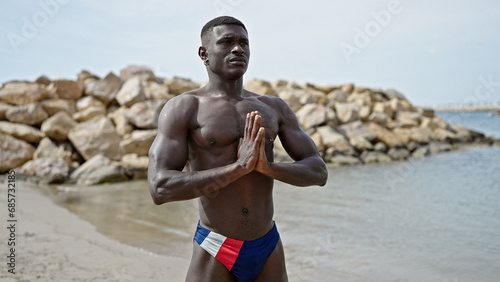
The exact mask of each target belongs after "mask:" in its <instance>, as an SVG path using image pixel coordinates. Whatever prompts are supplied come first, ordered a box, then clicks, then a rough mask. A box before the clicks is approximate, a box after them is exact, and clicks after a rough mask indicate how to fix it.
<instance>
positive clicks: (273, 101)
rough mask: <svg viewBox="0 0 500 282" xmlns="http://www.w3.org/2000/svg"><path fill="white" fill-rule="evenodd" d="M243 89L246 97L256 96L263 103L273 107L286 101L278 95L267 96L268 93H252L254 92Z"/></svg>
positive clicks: (284, 103) (279, 106) (281, 105)
mask: <svg viewBox="0 0 500 282" xmlns="http://www.w3.org/2000/svg"><path fill="white" fill-rule="evenodd" d="M245 91H246V95H247V97H251V98H256V99H258V100H259V101H261V102H263V103H265V104H267V105H269V106H271V107H273V108H275V107H278V108H281V107H283V106H284V105H287V104H286V102H285V101H284V100H283V99H281V98H280V97H276V96H269V95H260V94H257V93H254V92H251V91H248V90H245Z"/></svg>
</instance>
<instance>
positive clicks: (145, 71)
mask: <svg viewBox="0 0 500 282" xmlns="http://www.w3.org/2000/svg"><path fill="white" fill-rule="evenodd" d="M134 76H137V77H139V78H141V79H147V78H151V77H154V74H153V71H152V70H151V68H150V67H148V66H139V65H130V66H127V67H126V68H124V69H122V70H121V71H120V77H121V79H123V80H124V81H125V80H128V79H130V78H132V77H134Z"/></svg>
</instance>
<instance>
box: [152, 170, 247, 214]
mask: <svg viewBox="0 0 500 282" xmlns="http://www.w3.org/2000/svg"><path fill="white" fill-rule="evenodd" d="M149 173H150V177H149V178H150V179H151V180H150V183H149V186H150V192H151V195H152V197H153V201H154V203H155V204H157V205H161V204H163V203H167V202H172V201H181V200H189V199H194V198H197V197H200V196H203V195H207V194H210V193H213V192H216V191H218V190H219V189H221V188H223V187H225V186H227V185H229V184H230V183H232V182H233V181H235V180H237V179H238V178H240V177H242V176H244V175H245V174H247V173H248V171H246V170H245V169H243V168H242V167H241V166H240V165H239V164H238V163H234V164H231V165H227V166H224V167H218V168H213V169H209V170H202V171H192V172H182V171H177V170H165V171H160V172H156V173H155V172H149Z"/></svg>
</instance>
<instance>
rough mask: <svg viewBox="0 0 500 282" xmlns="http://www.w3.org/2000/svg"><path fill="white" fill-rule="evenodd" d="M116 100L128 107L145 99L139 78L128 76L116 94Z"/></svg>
mask: <svg viewBox="0 0 500 282" xmlns="http://www.w3.org/2000/svg"><path fill="white" fill-rule="evenodd" d="M115 98H116V101H118V103H119V104H120V105H122V106H126V107H130V106H132V105H133V104H135V103H137V102H141V101H144V100H146V95H145V94H144V90H143V88H142V83H141V79H140V78H139V77H137V76H134V77H131V78H129V79H128V80H127V81H125V83H124V84H123V86H122V88H120V91H118V93H117V94H116V97H115Z"/></svg>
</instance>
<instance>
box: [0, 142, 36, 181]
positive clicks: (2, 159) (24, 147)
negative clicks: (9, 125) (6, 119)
mask: <svg viewBox="0 0 500 282" xmlns="http://www.w3.org/2000/svg"><path fill="white" fill-rule="evenodd" d="M0 140H1V142H0V173H4V172H7V171H9V170H10V169H13V168H16V167H18V166H20V165H22V164H24V163H26V162H27V161H29V160H31V159H32V158H33V153H34V152H35V148H34V147H33V146H31V145H30V144H29V143H27V142H26V141H23V140H19V139H16V138H14V137H12V136H10V135H7V134H3V133H0Z"/></svg>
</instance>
